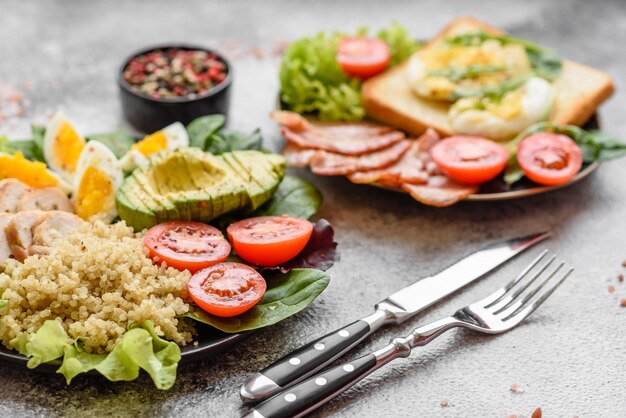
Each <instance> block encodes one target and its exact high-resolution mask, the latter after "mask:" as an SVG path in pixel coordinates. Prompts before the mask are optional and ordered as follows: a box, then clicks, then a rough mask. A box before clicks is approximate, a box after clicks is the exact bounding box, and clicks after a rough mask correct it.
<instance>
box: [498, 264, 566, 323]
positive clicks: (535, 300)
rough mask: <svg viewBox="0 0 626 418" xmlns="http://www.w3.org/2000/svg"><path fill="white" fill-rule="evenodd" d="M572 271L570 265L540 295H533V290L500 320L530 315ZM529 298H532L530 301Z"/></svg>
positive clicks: (551, 276)
mask: <svg viewBox="0 0 626 418" xmlns="http://www.w3.org/2000/svg"><path fill="white" fill-rule="evenodd" d="M564 265H565V263H561V265H560V266H559V267H558V268H557V269H556V270H555V271H554V272H553V273H552V274H551V275H550V277H548V279H546V280H545V281H544V283H542V284H541V285H540V288H541V287H543V286H544V284H546V283H547V282H548V281H550V280H551V279H552V278H553V277H554V276H555V275H556V273H557V272H558V271H559V270H560V269H561V267H562V266H564ZM573 271H574V269H573V268H571V267H570V268H569V269H568V270H567V271H566V272H565V273H563V274H561V275H560V278H558V279H557V280H556V282H555V281H554V280H552V282H553V283H554V284H552V285H551V286H549V287H547V288H546V289H545V290H544V291H543V292H542V293H541V295H540V296H537V297H533V296H534V295H535V294H537V293H538V292H534V293H533V296H531V297H527V298H524V301H523V303H522V304H521V306H520V307H518V308H517V309H516V310H514V311H511V312H510V313H508V315H506V316H504V317H503V319H502V320H503V321H506V322H508V321H510V320H514V321H517V322H519V321H521V320H523V319H524V318H526V317H527V316H528V315H530V314H531V313H533V312H534V311H535V310H537V308H539V307H540V306H541V305H542V304H543V303H544V302H545V301H546V299H548V298H549V297H550V295H552V293H554V291H555V290H556V289H557V288H558V287H559V286H561V284H563V282H564V281H565V280H566V279H567V278H568V277H569V276H570V275H571V274H572V272H573ZM531 300H532V303H531Z"/></svg>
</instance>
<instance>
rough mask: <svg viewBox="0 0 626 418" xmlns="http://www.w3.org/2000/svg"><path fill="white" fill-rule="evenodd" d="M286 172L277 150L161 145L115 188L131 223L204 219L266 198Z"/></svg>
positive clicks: (122, 214)
mask: <svg viewBox="0 0 626 418" xmlns="http://www.w3.org/2000/svg"><path fill="white" fill-rule="evenodd" d="M284 175H285V161H284V158H283V157H282V156H278V155H274V154H264V153H262V152H259V151H234V152H232V153H225V154H223V155H221V156H215V155H212V154H208V153H204V152H203V151H202V150H200V149H197V148H182V149H179V150H176V151H165V152H161V153H158V154H156V155H154V156H152V157H151V158H150V159H149V164H148V166H146V167H144V168H140V169H137V170H135V171H134V172H133V174H131V175H130V176H128V177H127V178H126V179H125V180H124V183H123V184H122V186H121V187H120V190H119V193H118V202H117V204H118V206H119V208H120V210H119V213H120V217H121V218H122V219H124V220H125V221H126V223H127V224H128V225H130V226H132V227H133V228H135V229H143V228H146V227H150V226H153V225H156V224H157V223H160V222H164V221H173V220H195V221H204V222H208V221H210V220H212V219H215V218H217V217H219V216H222V215H224V214H226V213H228V212H233V211H239V210H244V209H245V210H251V209H255V208H256V207H258V206H260V205H262V204H263V203H265V202H266V201H267V200H268V199H269V198H270V197H271V196H272V195H273V194H274V192H275V191H276V189H277V188H278V185H279V184H280V182H281V181H282V178H283V176H284Z"/></svg>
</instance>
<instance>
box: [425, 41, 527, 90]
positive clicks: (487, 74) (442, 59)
mask: <svg viewBox="0 0 626 418" xmlns="http://www.w3.org/2000/svg"><path fill="white" fill-rule="evenodd" d="M420 59H421V60H422V62H423V64H424V67H425V68H426V70H427V76H426V77H425V79H423V80H422V82H421V83H423V84H424V86H425V88H426V91H427V94H426V95H427V96H432V98H436V99H437V98H438V99H446V98H447V96H448V95H449V94H450V93H452V92H453V91H454V90H455V89H457V88H459V87H468V88H472V87H484V86H495V85H498V84H500V83H501V82H503V81H504V80H507V79H510V78H512V77H514V76H516V75H519V74H525V73H527V72H529V71H530V69H531V68H530V61H529V60H528V56H527V54H526V51H525V49H524V48H523V47H522V46H520V45H502V44H501V43H500V42H498V41H495V40H490V41H485V42H484V43H482V44H480V45H475V46H456V45H453V46H450V45H446V44H445V43H442V44H439V45H437V46H434V47H432V48H426V49H424V50H422V51H421V52H420ZM470 67H474V68H476V69H480V68H485V69H488V68H490V70H482V71H480V70H477V71H475V72H470V73H468V75H466V76H461V78H460V79H452V78H448V77H447V76H444V75H438V74H437V73H438V72H441V71H442V70H457V71H458V70H462V69H467V68H470ZM500 68H501V69H500Z"/></svg>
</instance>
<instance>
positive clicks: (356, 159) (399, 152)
mask: <svg viewBox="0 0 626 418" xmlns="http://www.w3.org/2000/svg"><path fill="white" fill-rule="evenodd" d="M410 146H411V141H409V140H404V141H402V142H398V143H397V144H393V145H392V146H390V147H388V148H385V149H384V150H382V151H377V152H372V153H370V154H366V155H360V156H354V155H342V154H335V153H332V152H328V151H323V150H319V151H317V152H316V153H315V155H313V158H311V162H310V164H311V171H313V172H314V173H315V174H319V175H322V176H339V175H346V174H350V173H354V172H356V171H367V170H376V169H379V168H385V167H389V166H390V165H392V164H393V163H395V162H396V161H398V160H399V159H400V158H401V157H402V156H403V155H404V153H405V152H406V151H407V150H408V149H409V147H410Z"/></svg>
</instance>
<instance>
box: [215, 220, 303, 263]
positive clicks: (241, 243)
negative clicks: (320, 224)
mask: <svg viewBox="0 0 626 418" xmlns="http://www.w3.org/2000/svg"><path fill="white" fill-rule="evenodd" d="M227 232H228V238H229V239H230V242H232V244H233V247H235V251H236V252H237V255H238V256H239V257H241V258H242V259H244V260H246V261H248V262H250V263H253V264H256V265H259V266H276V265H279V264H282V263H284V262H285V261H289V260H291V259H292V258H294V257H295V256H297V255H298V254H299V253H300V251H302V249H304V247H305V246H306V243H307V242H308V241H309V238H311V233H312V232H313V225H312V224H311V222H309V221H307V220H306V219H300V218H292V217H290V216H259V217H257V218H249V219H244V220H243V221H239V222H235V223H234V224H232V225H230V226H229V227H228V229H227Z"/></svg>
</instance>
